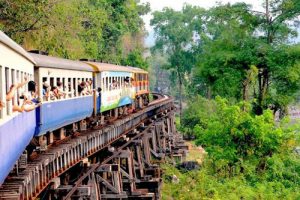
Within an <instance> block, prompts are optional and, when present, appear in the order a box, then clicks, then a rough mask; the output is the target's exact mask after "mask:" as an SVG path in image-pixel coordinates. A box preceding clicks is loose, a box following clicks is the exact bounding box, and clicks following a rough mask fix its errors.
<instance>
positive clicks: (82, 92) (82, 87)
mask: <svg viewBox="0 0 300 200" xmlns="http://www.w3.org/2000/svg"><path fill="white" fill-rule="evenodd" d="M78 93H79V95H80V96H83V95H86V94H87V87H86V83H85V82H84V81H82V82H81V83H80V84H79V85H78Z"/></svg>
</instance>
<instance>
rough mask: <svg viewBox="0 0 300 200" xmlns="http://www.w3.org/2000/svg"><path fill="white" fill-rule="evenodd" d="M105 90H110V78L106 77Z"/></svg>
mask: <svg viewBox="0 0 300 200" xmlns="http://www.w3.org/2000/svg"><path fill="white" fill-rule="evenodd" d="M105 90H106V91H107V90H108V77H106V85H105Z"/></svg>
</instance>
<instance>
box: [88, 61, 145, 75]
mask: <svg viewBox="0 0 300 200" xmlns="http://www.w3.org/2000/svg"><path fill="white" fill-rule="evenodd" d="M86 63H87V64H89V65H91V66H93V67H94V69H95V70H96V71H97V72H103V71H115V72H133V73H148V72H147V71H145V70H143V69H140V68H137V67H129V66H121V65H114V64H108V63H100V62H90V61H88V62H86Z"/></svg>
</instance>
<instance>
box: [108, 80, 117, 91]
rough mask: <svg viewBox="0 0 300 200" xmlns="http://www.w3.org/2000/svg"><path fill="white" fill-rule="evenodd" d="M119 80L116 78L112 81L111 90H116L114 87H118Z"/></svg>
mask: <svg viewBox="0 0 300 200" xmlns="http://www.w3.org/2000/svg"><path fill="white" fill-rule="evenodd" d="M117 85H118V84H117V81H116V80H115V79H114V80H113V81H112V83H111V85H110V89H111V90H114V89H116V88H117Z"/></svg>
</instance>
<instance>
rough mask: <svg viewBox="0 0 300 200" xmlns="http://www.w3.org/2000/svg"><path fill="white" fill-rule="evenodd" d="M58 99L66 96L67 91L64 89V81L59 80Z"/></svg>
mask: <svg viewBox="0 0 300 200" xmlns="http://www.w3.org/2000/svg"><path fill="white" fill-rule="evenodd" d="M57 91H58V99H61V98H65V97H66V95H67V93H66V92H65V91H64V87H63V83H62V82H60V81H58V82H57Z"/></svg>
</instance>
